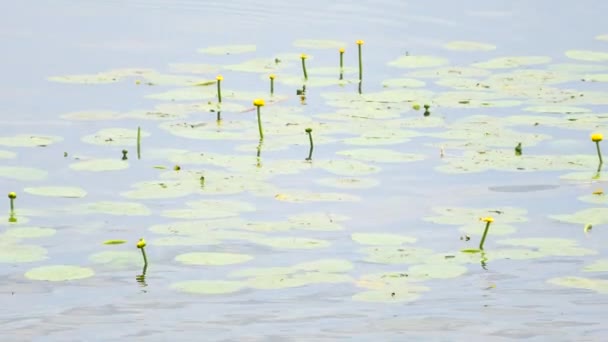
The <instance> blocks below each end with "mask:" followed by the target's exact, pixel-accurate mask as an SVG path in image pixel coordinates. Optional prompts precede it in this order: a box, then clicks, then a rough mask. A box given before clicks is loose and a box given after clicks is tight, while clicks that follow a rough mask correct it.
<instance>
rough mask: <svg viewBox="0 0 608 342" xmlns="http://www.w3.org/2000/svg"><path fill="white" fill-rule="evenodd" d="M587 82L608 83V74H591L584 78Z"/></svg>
mask: <svg viewBox="0 0 608 342" xmlns="http://www.w3.org/2000/svg"><path fill="white" fill-rule="evenodd" d="M583 79H584V80H585V82H608V74H590V75H585V76H584V77H583Z"/></svg>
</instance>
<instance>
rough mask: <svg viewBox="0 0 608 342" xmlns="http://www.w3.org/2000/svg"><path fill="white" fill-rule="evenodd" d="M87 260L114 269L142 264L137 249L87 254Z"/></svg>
mask: <svg viewBox="0 0 608 342" xmlns="http://www.w3.org/2000/svg"><path fill="white" fill-rule="evenodd" d="M89 260H90V261H91V262H93V263H95V264H100V265H103V266H106V267H108V268H111V269H115V270H126V269H137V268H138V267H141V266H142V265H143V264H144V261H143V257H142V255H141V253H140V252H139V251H136V250H132V251H103V252H99V253H95V254H91V255H90V256H89Z"/></svg>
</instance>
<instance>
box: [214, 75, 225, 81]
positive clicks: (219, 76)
mask: <svg viewBox="0 0 608 342" xmlns="http://www.w3.org/2000/svg"><path fill="white" fill-rule="evenodd" d="M215 79H216V80H218V81H223V80H224V76H222V75H217V77H216V78H215Z"/></svg>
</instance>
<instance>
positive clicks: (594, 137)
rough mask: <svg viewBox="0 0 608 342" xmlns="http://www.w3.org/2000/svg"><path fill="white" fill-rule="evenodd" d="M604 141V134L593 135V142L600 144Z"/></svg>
mask: <svg viewBox="0 0 608 342" xmlns="http://www.w3.org/2000/svg"><path fill="white" fill-rule="evenodd" d="M602 140H604V136H603V135H602V133H593V134H591V141H593V142H598V141H602Z"/></svg>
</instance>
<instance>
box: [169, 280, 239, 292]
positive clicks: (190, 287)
mask: <svg viewBox="0 0 608 342" xmlns="http://www.w3.org/2000/svg"><path fill="white" fill-rule="evenodd" d="M244 287H245V284H244V283H243V282H239V281H226V280H189V281H182V282H177V283H173V284H171V288H172V289H174V290H176V291H179V292H185V293H190V294H201V295H221V294H228V293H234V292H238V291H240V290H242V289H243V288H244Z"/></svg>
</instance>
